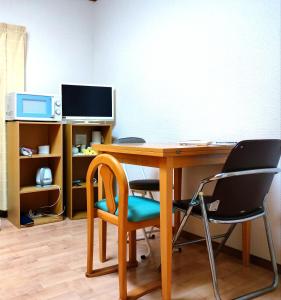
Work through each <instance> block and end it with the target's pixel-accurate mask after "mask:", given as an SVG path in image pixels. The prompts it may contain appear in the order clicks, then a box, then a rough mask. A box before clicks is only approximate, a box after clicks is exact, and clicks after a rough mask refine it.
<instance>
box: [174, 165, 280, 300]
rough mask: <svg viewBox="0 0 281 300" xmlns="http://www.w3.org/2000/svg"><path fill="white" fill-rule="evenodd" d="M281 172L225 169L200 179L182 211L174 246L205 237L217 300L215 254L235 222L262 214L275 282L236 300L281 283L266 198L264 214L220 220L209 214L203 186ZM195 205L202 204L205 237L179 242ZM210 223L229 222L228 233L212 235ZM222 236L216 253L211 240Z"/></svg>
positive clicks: (250, 296) (277, 170)
mask: <svg viewBox="0 0 281 300" xmlns="http://www.w3.org/2000/svg"><path fill="white" fill-rule="evenodd" d="M280 172H281V168H263V169H254V170H245V171H236V172H224V173H219V174H216V175H215V176H211V177H208V178H206V179H203V180H202V181H201V182H200V184H199V187H198V189H197V191H196V192H195V193H194V195H193V197H192V199H191V201H190V205H189V207H188V209H187V210H185V211H184V210H181V211H183V212H184V216H183V218H182V220H181V223H180V226H179V229H178V231H177V233H176V234H175V236H174V239H173V248H178V247H181V246H183V245H186V244H191V243H195V242H199V241H203V240H205V241H206V244H207V250H208V256H209V263H210V269H211V275H212V284H213V289H214V295H215V298H216V299H217V300H219V299H221V297H220V293H219V288H218V280H217V271H216V266H215V257H216V255H217V254H218V253H219V251H220V250H221V249H222V247H223V246H224V245H225V243H226V242H227V240H228V238H229V236H230V235H231V233H232V232H233V230H234V228H235V226H236V224H238V223H242V222H247V221H251V220H254V219H257V218H260V217H263V220H264V226H265V231H266V237H267V243H268V248H269V252H270V257H271V263H272V269H273V273H274V277H273V281H272V284H271V285H269V286H266V287H264V288H261V289H259V290H256V291H253V292H250V293H247V294H244V295H241V296H239V297H237V298H235V299H239V300H246V299H252V298H255V297H258V296H260V295H263V294H265V293H267V292H270V291H272V290H274V289H276V288H277V286H278V268H277V262H276V256H275V252H274V245H273V239H272V234H271V229H270V223H269V220H268V209H267V206H266V203H265V200H266V197H265V198H264V200H263V211H262V212H261V213H258V214H255V215H252V216H251V217H247V218H243V217H241V218H237V219H229V220H220V219H216V218H209V217H208V215H207V209H206V203H205V200H204V194H203V189H204V187H205V185H207V184H209V183H211V182H214V181H219V180H221V179H225V178H230V177H234V176H245V175H255V174H273V175H275V174H277V173H280ZM196 205H200V207H201V214H202V215H201V217H202V219H203V225H204V233H205V238H202V239H196V240H193V241H189V242H183V243H177V240H178V238H179V236H180V233H181V232H182V230H183V228H184V225H185V224H186V221H187V219H188V217H189V216H190V215H191V213H192V208H193V207H194V206H196ZM209 222H210V223H216V224H230V227H229V229H228V230H227V232H226V233H225V234H222V235H217V236H214V237H212V236H211V233H210V229H209ZM222 237H223V240H222V242H221V243H220V245H219V247H218V249H217V251H216V253H214V251H213V247H212V240H213V239H216V238H222Z"/></svg>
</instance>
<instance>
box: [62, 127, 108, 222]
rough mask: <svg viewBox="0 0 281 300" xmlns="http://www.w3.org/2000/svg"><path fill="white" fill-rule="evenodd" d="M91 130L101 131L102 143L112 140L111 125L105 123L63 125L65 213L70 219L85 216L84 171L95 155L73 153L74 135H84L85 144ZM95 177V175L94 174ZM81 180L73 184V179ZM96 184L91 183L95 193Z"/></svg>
mask: <svg viewBox="0 0 281 300" xmlns="http://www.w3.org/2000/svg"><path fill="white" fill-rule="evenodd" d="M92 131H101V134H102V137H103V142H104V144H110V143H111V142H112V126H111V125H105V124H88V123H79V124H75V123H72V124H65V125H64V171H65V174H64V180H65V181H64V191H65V199H66V203H65V205H66V213H67V216H68V217H69V218H70V219H74V220H76V219H83V218H86V210H87V206H86V186H85V180H86V173H87V170H88V166H89V164H90V162H91V161H92V159H93V158H94V157H95V155H82V154H79V155H73V154H72V146H74V145H75V135H76V134H84V135H86V140H87V146H89V145H90V142H91V139H92ZM95 178H96V179H97V175H96V176H95ZM78 179H79V180H81V185H73V184H72V182H73V180H78ZM97 186H98V185H97V184H93V188H94V191H95V193H96V195H97Z"/></svg>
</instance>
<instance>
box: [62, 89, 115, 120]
mask: <svg viewBox="0 0 281 300" xmlns="http://www.w3.org/2000/svg"><path fill="white" fill-rule="evenodd" d="M61 96H62V116H63V118H64V119H66V120H77V121H79V120H81V121H93V122H95V121H108V122H113V121H114V94H113V88H112V87H110V86H94V85H74V84H62V86H61Z"/></svg>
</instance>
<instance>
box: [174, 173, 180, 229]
mask: <svg viewBox="0 0 281 300" xmlns="http://www.w3.org/2000/svg"><path fill="white" fill-rule="evenodd" d="M181 186H182V169H181V168H178V169H174V200H179V201H180V200H181ZM180 216H181V215H180V211H176V212H175V214H174V232H177V231H178V229H179V226H180Z"/></svg>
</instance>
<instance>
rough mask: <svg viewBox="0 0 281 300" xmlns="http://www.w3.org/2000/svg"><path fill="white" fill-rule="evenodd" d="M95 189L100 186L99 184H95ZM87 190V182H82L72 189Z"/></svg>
mask: <svg viewBox="0 0 281 300" xmlns="http://www.w3.org/2000/svg"><path fill="white" fill-rule="evenodd" d="M93 187H94V188H97V187H98V184H97V183H94V184H93ZM85 188H86V182H81V183H80V184H79V185H73V186H72V189H73V190H76V189H85Z"/></svg>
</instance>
